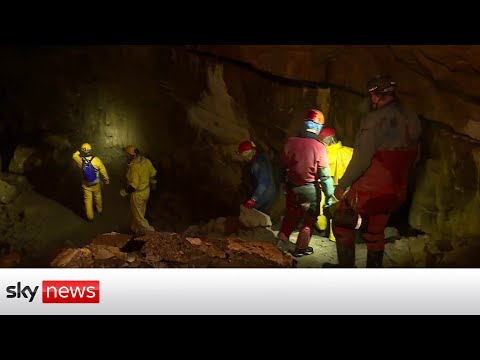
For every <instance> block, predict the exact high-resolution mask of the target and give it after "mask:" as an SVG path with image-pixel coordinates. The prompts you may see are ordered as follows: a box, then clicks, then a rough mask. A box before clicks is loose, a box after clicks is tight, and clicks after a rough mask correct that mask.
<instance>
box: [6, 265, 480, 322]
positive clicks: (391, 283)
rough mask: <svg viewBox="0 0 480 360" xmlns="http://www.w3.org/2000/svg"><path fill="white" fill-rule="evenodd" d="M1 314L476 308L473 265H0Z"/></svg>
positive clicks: (477, 279)
mask: <svg viewBox="0 0 480 360" xmlns="http://www.w3.org/2000/svg"><path fill="white" fill-rule="evenodd" d="M0 314H1V315H5V314H93V315H95V314H120V315H123V314H125V315H130V314H131V315H136V314H152V315H157V314H159V315H164V314H166V315H177V314H180V315H184V314H185V315H190V314H195V315H197V314H198V315H204V314H206V315H209V314H219V315H220V314H221V315H223V314H226V315H230V314H231V315H237V314H238V315H241V314H253V315H256V314H258V315H264V314H265V315H270V314H271V315H277V314H278V315H323V314H328V315H337V314H345V315H349V314H355V315H356V314H358V315H363V314H394V315H396V314H399V315H401V314H440V315H442V314H475V315H477V314H480V269H0Z"/></svg>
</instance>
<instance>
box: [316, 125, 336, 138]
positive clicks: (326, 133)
mask: <svg viewBox="0 0 480 360" xmlns="http://www.w3.org/2000/svg"><path fill="white" fill-rule="evenodd" d="M329 136H335V130H333V129H332V128H329V127H324V128H322V130H320V134H318V138H319V139H320V141H323V140H324V139H325V138H327V137H329Z"/></svg>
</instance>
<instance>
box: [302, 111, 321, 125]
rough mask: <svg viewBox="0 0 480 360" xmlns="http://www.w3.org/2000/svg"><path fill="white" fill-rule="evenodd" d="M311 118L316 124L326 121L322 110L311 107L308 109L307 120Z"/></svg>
mask: <svg viewBox="0 0 480 360" xmlns="http://www.w3.org/2000/svg"><path fill="white" fill-rule="evenodd" d="M308 120H311V121H313V122H314V123H315V124H320V125H323V124H324V123H325V117H324V116H323V113H322V112H321V111H320V110H317V109H311V110H308V111H307V115H306V116H305V121H308Z"/></svg>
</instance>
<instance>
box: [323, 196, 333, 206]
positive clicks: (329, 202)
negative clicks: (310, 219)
mask: <svg viewBox="0 0 480 360" xmlns="http://www.w3.org/2000/svg"><path fill="white" fill-rule="evenodd" d="M332 204H333V196H330V197H329V198H328V200H327V201H326V202H325V205H326V206H330V205H332Z"/></svg>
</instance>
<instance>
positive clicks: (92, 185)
mask: <svg viewBox="0 0 480 360" xmlns="http://www.w3.org/2000/svg"><path fill="white" fill-rule="evenodd" d="M72 159H73V160H74V161H75V162H76V163H77V165H78V166H79V167H80V168H81V169H82V170H83V181H82V188H83V201H84V203H85V213H86V215H87V219H88V220H89V221H93V218H94V215H93V200H95V207H96V208H97V212H98V213H99V214H101V213H102V211H103V201H102V182H101V180H100V176H99V173H100V174H102V176H103V179H104V183H105V184H109V183H110V180H109V178H108V173H107V169H106V168H105V165H103V162H102V160H101V159H100V158H99V157H98V156H94V155H92V145H90V144H89V143H84V144H82V146H81V148H80V150H77V151H76V152H75V153H73V155H72Z"/></svg>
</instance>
